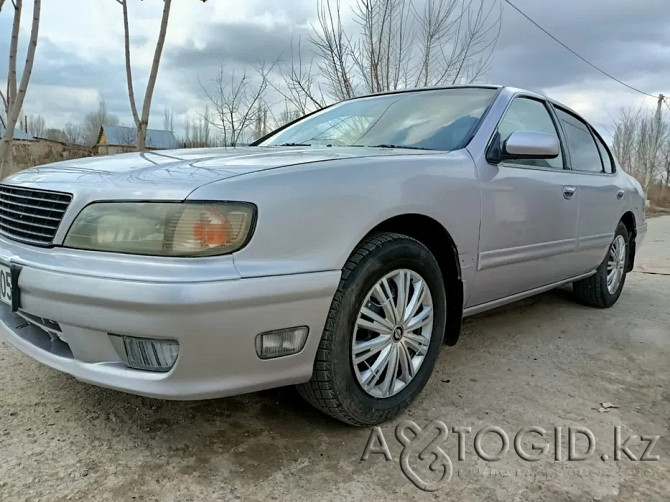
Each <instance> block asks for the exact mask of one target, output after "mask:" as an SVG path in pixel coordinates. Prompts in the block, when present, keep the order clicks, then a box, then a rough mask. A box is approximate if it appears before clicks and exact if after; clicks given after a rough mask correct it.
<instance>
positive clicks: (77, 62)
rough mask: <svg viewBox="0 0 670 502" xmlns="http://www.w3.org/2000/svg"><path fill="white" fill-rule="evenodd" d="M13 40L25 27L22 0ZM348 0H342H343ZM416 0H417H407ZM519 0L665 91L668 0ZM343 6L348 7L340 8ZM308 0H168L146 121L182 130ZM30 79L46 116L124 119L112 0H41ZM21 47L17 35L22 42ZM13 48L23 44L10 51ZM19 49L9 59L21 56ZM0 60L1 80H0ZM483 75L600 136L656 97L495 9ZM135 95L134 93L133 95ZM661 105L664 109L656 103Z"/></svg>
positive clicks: (267, 54) (2, 42)
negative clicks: (213, 85) (217, 81)
mask: <svg viewBox="0 0 670 502" xmlns="http://www.w3.org/2000/svg"><path fill="white" fill-rule="evenodd" d="M24 1H25V3H26V9H25V12H24V16H25V22H24V25H23V32H22V41H23V42H24V44H25V39H26V38H27V34H28V31H29V29H30V26H29V20H30V8H29V4H31V3H32V2H30V1H29V0H24ZM353 1H355V0H343V3H345V4H351V3H353ZM415 1H418V2H420V1H421V0H415ZM514 3H515V4H516V5H517V6H518V7H519V8H521V9H522V10H523V11H525V12H526V13H527V14H528V15H529V16H530V17H532V18H533V19H535V20H536V21H537V22H538V23H540V24H541V25H543V26H544V27H545V28H546V29H547V30H549V31H550V32H552V33H553V34H554V35H556V36H557V37H558V38H560V39H562V40H563V41H565V42H566V43H567V44H568V45H570V46H571V47H572V48H574V49H575V50H577V51H578V52H580V53H581V54H582V55H583V56H584V57H586V58H587V59H589V60H591V61H592V62H594V63H595V64H597V65H599V66H601V67H602V68H604V69H605V70H607V71H608V72H610V73H612V74H614V75H615V76H617V77H618V78H619V79H621V80H624V81H626V82H628V83H630V84H631V85H633V86H635V87H637V88H640V89H643V90H645V91H646V92H649V93H651V94H657V93H659V92H664V93H666V94H670V5H668V1H667V0H561V1H554V0H515V2H514ZM130 9H131V41H132V46H133V65H134V70H135V79H136V92H137V93H138V95H139V96H142V95H143V88H144V85H145V83H146V77H147V74H148V69H149V66H150V64H151V58H152V55H153V49H154V44H155V39H156V36H157V33H158V28H159V21H160V15H161V9H162V2H161V1H160V0H145V1H143V2H140V1H139V0H131V1H130ZM343 11H344V12H345V13H347V12H349V11H348V7H345V8H344V10H343ZM10 13H11V9H10V8H9V7H7V6H5V7H4V9H3V12H2V14H0V54H2V55H3V56H2V57H3V59H4V57H5V56H4V55H5V54H7V46H8V43H9V32H10V29H11V16H10ZM315 15H316V6H315V0H244V1H242V0H209V1H208V2H207V3H204V4H203V3H202V2H200V1H197V0H174V2H173V11H172V16H171V19H170V26H169V29H168V37H167V41H166V45H165V50H164V57H163V61H162V66H161V71H160V73H159V79H158V84H157V87H156V92H155V95H154V103H153V107H152V118H151V123H150V127H155V128H162V126H163V118H162V114H163V110H164V109H166V108H169V109H172V110H174V113H175V128H176V129H177V133H178V134H179V133H181V132H182V128H183V123H184V120H185V118H186V116H187V115H190V116H192V117H195V116H196V115H197V113H198V111H199V110H202V109H203V107H204V105H205V100H204V95H203V91H202V89H201V87H200V85H199V83H198V79H200V80H201V81H203V82H205V83H207V82H209V81H211V79H212V78H213V77H214V75H215V74H216V71H217V68H218V65H219V64H220V63H221V62H224V63H225V65H226V67H227V68H240V67H242V66H244V65H247V66H252V65H256V64H258V63H259V62H261V61H263V60H266V61H272V60H275V59H277V58H284V59H287V55H288V54H290V46H291V40H294V41H295V40H297V39H298V38H299V37H301V36H302V37H304V36H305V35H306V34H307V33H309V31H310V26H311V23H313V22H314V18H315ZM40 35H41V36H40V39H39V44H38V49H37V58H36V62H35V68H34V72H33V78H32V80H31V85H30V88H29V92H28V95H27V98H26V102H25V105H24V111H25V112H26V113H28V114H40V115H42V116H43V117H44V118H45V119H46V121H47V125H48V126H49V127H61V126H63V124H65V123H66V122H68V121H70V122H78V121H80V120H81V118H82V117H83V115H84V114H85V113H87V112H89V111H93V110H95V108H96V107H97V103H98V101H99V100H100V99H104V100H105V102H106V104H107V107H108V109H109V111H111V112H112V113H114V114H116V115H118V116H119V118H120V120H121V122H122V123H126V124H130V123H131V118H130V109H129V104H128V98H127V94H126V81H125V70H124V59H123V58H124V52H123V25H122V13H121V7H120V5H119V4H118V3H117V2H116V1H114V0H58V1H54V0H47V1H45V2H43V7H42V24H41V28H40ZM21 50H22V51H23V50H24V46H22V49H21ZM21 54H24V52H21ZM22 57H23V56H20V58H19V59H22ZM6 72H7V66H6V61H4V60H3V61H2V64H0V79H3V80H4V79H6ZM483 81H484V82H489V83H503V84H507V85H514V86H517V87H525V88H529V89H532V90H537V91H541V92H544V93H546V94H548V95H550V96H551V97H554V98H556V99H558V100H560V101H563V102H564V103H566V104H568V105H570V106H572V107H573V108H575V109H576V110H578V111H579V112H581V113H583V114H584V115H585V116H586V118H588V119H590V120H591V121H592V122H593V123H595V124H596V126H597V127H599V129H601V130H602V131H603V132H604V133H605V134H606V135H607V129H608V127H609V126H610V123H611V121H612V119H613V117H615V116H616V115H617V111H618V110H619V108H620V107H622V106H649V107H653V106H654V105H655V103H654V100H653V99H651V98H645V97H643V96H641V95H639V94H636V93H635V92H632V91H630V90H628V89H626V88H625V87H622V86H621V85H619V84H617V83H616V82H613V81H611V80H609V79H607V78H606V77H604V76H603V75H601V74H599V73H598V72H596V71H595V70H593V69H592V68H590V67H589V66H588V65H586V64H585V63H583V62H582V61H580V60H578V59H577V58H575V57H574V56H573V55H571V54H570V53H568V52H567V51H566V50H565V49H563V48H561V47H560V46H558V45H557V44H556V43H555V42H553V41H552V40H551V39H549V38H548V37H547V36H546V35H544V34H543V33H542V32H540V31H539V30H538V29H537V28H535V27H534V26H532V25H531V24H530V23H529V22H528V21H527V20H525V19H523V18H522V17H521V16H520V15H519V14H518V13H516V12H515V11H513V10H512V9H511V8H510V7H509V6H507V7H505V8H504V13H503V21H502V32H501V35H500V40H499V42H498V45H497V48H496V51H495V55H494V59H493V63H492V66H491V69H490V71H489V72H488V73H487V75H486V76H485V78H484V79H483ZM140 100H141V97H138V101H140ZM666 111H667V109H666Z"/></svg>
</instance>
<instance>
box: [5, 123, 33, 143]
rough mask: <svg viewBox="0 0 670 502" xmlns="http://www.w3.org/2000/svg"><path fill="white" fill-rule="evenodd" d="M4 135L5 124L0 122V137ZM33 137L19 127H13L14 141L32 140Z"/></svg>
mask: <svg viewBox="0 0 670 502" xmlns="http://www.w3.org/2000/svg"><path fill="white" fill-rule="evenodd" d="M4 135H5V126H3V125H2V124H0V138H2V137H3V136H4ZM32 140H33V137H32V136H31V135H29V134H28V133H27V132H25V131H23V130H21V129H20V128H19V127H15V128H14V141H32Z"/></svg>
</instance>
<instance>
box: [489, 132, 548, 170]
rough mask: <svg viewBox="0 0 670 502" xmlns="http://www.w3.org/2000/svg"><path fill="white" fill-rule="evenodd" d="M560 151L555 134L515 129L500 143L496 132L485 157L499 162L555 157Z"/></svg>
mask: <svg viewBox="0 0 670 502" xmlns="http://www.w3.org/2000/svg"><path fill="white" fill-rule="evenodd" d="M560 153H561V144H560V142H559V141H558V137H557V136H556V135H555V134H549V133H545V132H535V131H517V132H514V133H512V134H511V135H510V137H509V138H507V141H505V142H504V143H503V144H502V145H501V144H500V135H499V134H498V133H496V137H495V138H494V141H493V143H492V144H491V148H489V151H488V153H487V156H486V158H487V159H488V161H489V162H492V163H499V162H502V161H504V160H509V159H517V160H519V159H555V158H556V157H558V156H559V154H560Z"/></svg>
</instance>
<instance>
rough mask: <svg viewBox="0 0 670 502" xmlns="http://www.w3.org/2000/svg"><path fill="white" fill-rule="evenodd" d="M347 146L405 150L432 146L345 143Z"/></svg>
mask: <svg viewBox="0 0 670 502" xmlns="http://www.w3.org/2000/svg"><path fill="white" fill-rule="evenodd" d="M347 146H355V147H358V148H402V149H405V150H432V148H424V147H422V146H410V145H388V144H382V145H347Z"/></svg>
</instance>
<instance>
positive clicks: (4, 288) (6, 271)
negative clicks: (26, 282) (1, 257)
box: [0, 263, 13, 307]
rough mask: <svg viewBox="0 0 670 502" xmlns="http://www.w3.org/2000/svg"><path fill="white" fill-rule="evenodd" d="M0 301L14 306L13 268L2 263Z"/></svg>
mask: <svg viewBox="0 0 670 502" xmlns="http://www.w3.org/2000/svg"><path fill="white" fill-rule="evenodd" d="M0 302H2V303H6V304H7V305H9V306H10V307H13V291H12V270H11V269H10V268H9V265H5V264H4V263H0Z"/></svg>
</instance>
